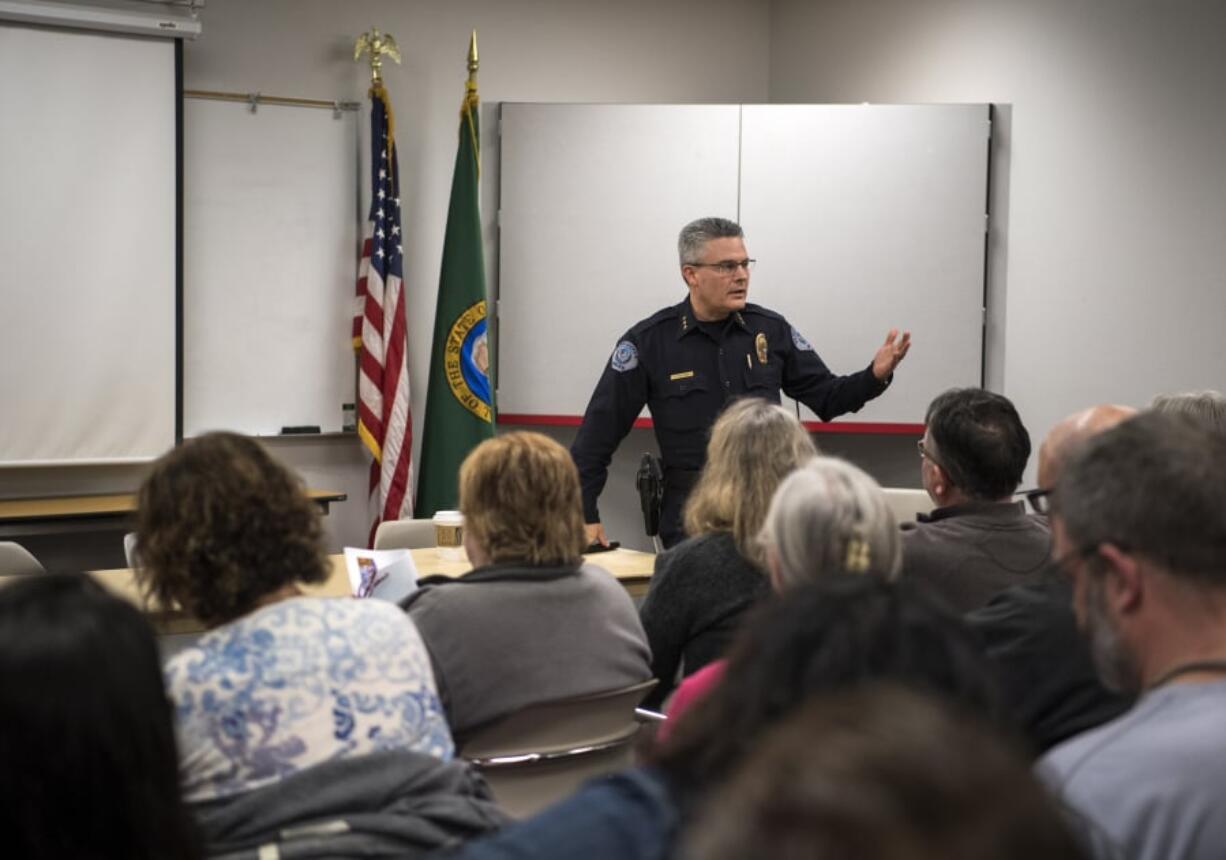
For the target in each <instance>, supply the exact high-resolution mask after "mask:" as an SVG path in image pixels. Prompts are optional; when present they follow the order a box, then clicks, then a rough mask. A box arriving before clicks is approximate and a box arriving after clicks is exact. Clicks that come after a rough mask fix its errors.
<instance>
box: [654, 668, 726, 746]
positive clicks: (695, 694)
mask: <svg viewBox="0 0 1226 860" xmlns="http://www.w3.org/2000/svg"><path fill="white" fill-rule="evenodd" d="M727 668H728V661H727V660H716V661H714V662H712V663H708V664H707V665H705V666H703V667H702V668H701V669H699V670H698V671H697V672H695V673H694V674H693V675H690V676H689V677H688V678H686V679H685V680H684V681H682V682H681V683H680V684H679V685H678V686H677V691H676V692H675V693H673V697H672V699H670V700H669V703H668V720H667V722H664V723H662V724H661V725H660V729H659V731H658V732H657V733H656V736H657V738H659V740H661V741H666V740H668V736H669V734H671V732H672V727H673V726H675V725H676V724H677V720H678V719H680V718H681V715H682V714H684V713H685V712H686V711H688V710H690V708H692V707H693V706H694V704H695V703H696V702H699V701H701V700H702V699H705V698H706V697H707V695H708V694H709V693H710V692H711V691H712V690H714V689H715V688H716V687H718V686H719V683H720V681H721V680H723V677H724V670H725V669H727Z"/></svg>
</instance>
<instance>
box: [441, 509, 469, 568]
mask: <svg viewBox="0 0 1226 860" xmlns="http://www.w3.org/2000/svg"><path fill="white" fill-rule="evenodd" d="M434 543H435V545H437V546H438V555H439V558H443V559H447V560H449V561H461V560H462V559H463V558H464V515H463V514H461V513H460V512H459V511H438V512H437V513H435V515H434Z"/></svg>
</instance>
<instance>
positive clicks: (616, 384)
mask: <svg viewBox="0 0 1226 860" xmlns="http://www.w3.org/2000/svg"><path fill="white" fill-rule="evenodd" d="M887 384H888V381H887V382H880V381H878V380H877V378H876V377H874V376H873V373H872V367H871V365H870V366H869V367H868V368H865V369H864V370H861V371H860V372H859V373H853V374H851V375H850V376H835V375H834V374H833V373H831V372H830V370H829V368H827V367H826V365H825V363H823V362H822V360H821V358H819V357H818V355H817V353H816V352H815V351H814V349H813V347H812V346H810V345H809V343H808V342H807V341H805V339H804V338H803V337H801V336H800V334H799V333H798V332H797V331H796V330H795V329H793V328H792V327H791V326H790V325H788V321H787V320H785V319H784V318H783V317H782V316H780V315H779V314H777V313H775V312H774V311H771V310H767V309H766V308H763V307H759V306H758V305H753V304H747V305H746V306H745V309H744V310H742V311H738V312H734V313H732V314H730V315H729V316H728V318H727V319H725V320H721V321H719V322H714V323H711V322H701V321H699V320H698V318H697V317H695V316H694V311H693V309H692V308H691V307H690V302H689V299H688V298H687V299H686V300H685V301H683V302H681V303H680V304H678V305H674V306H672V307H669V308H665V309H664V310H662V311H660V312H659V313H657V314H654V315H653V316H650V317H648V318H647V319H645V320H643V321H642V322H641V323H639V324H638V325H636V326H634V328H632V329H630V331H628V332H626V333H625V335H623V336H622V338H621V339H620V340H619V341H618V343H617V346H616V347H615V348H614V350H613V355H612V357H611V358H610V359H609V363H608V365H606V367H605V370H604V373H603V374H601V377H600V381H599V382H598V383H597V384H596V391H595V392H594V393H593V394H592V400H591V402H590V403H588V406H587V411H586V412H585V413H584V415H583V426H582V427H581V428H580V429H579V435H578V436H577V437H576V438H575V442H574V444H573V445H572V446H571V449H570V452H571V456H572V457H573V458H574V460H575V465H576V466H577V467H578V468H579V479H580V482H581V483H582V485H583V515H584V518H585V519H586V521H587V522H589V523H594V522H599V520H600V514H599V512H598V510H597V507H596V499H597V498H598V497H599V496H600V491H601V490H603V489H604V484H605V479H606V478H607V477H608V469H609V461H610V460H611V459H612V457H613V452H614V451H615V450H616V449H617V446H618V444H619V443H620V442H621V440H622V439H623V438H624V437H625V435H626V434H627V433H628V432H630V428H631V427H632V426H633V424H634V419H635V418H636V417H638V414H639V412H640V411H641V410H642V408H643V405H644V404H646V405H647V406H648V408H649V409H650V410H651V417H652V422H653V424H654V425H655V431H656V441H657V442H658V443H659V445H660V453H661V456H662V458H663V460H664V503H663V508H662V512H661V518H660V536H661V538H662V539H663V540H664V543H665V545H666V546H670V545H672V544H673V543H676V542H677V541H678V540H680V539H681V537H682V533H681V508H682V506H683V505H684V503H685V498H686V496H687V495H688V494H689V490H690V487H692V486H693V484H694V481H695V479H696V477H697V474H698V472H699V471H700V470H701V469H702V466H703V463H704V462H705V461H706V447H707V438H708V435H709V431H710V429H711V425H712V424H714V423H715V419H716V418H717V417H718V416H719V413H720V412H722V411H723V408H724V406H725V405H726V404H727V403H728V402H729V401H730V400H733V399H735V398H737V397H741V396H754V397H764V398H766V399H768V400H772V401H774V402H775V403H778V402H779V392H780V391H781V390H782V391H783V392H784V393H785V394H787V395H788V396H789V397H792V398H795V399H796V400H799V401H800V402H801V403H804V404H805V405H806V406H808V407H809V408H810V409H812V410H813V411H814V412H816V413H817V414H818V415H819V416H820V417H821V418H822V420H829V419H831V418H834V417H836V416H839V415H842V414H844V413H846V412H856V411H858V410H859V409H860V408H861V407H862V406H863V405H864V404H865V403H866V402H868V401H869V400H871V399H873V398H874V397H876V396H877V395H878V394H880V393H881V392H882V391H884V390H885V388H886V385H887Z"/></svg>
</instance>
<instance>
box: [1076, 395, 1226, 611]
mask: <svg viewBox="0 0 1226 860" xmlns="http://www.w3.org/2000/svg"><path fill="white" fill-rule="evenodd" d="M1054 502H1055V506H1054V514H1055V516H1056V517H1058V518H1059V519H1060V521H1061V522H1062V523H1063V525H1064V530H1065V533H1066V534H1067V535H1068V536H1069V539H1070V540H1071V542H1072V543H1073V545H1074V547H1075V548H1076V549H1077V550H1079V551H1082V552H1086V553H1088V552H1090V551H1092V550H1094V549H1095V548H1096V547H1098V546H1100V545H1101V544H1104V543H1112V544H1115V545H1117V546H1119V547H1121V548H1123V549H1125V550H1128V551H1131V552H1133V553H1137V554H1140V555H1143V556H1145V557H1147V558H1149V559H1151V560H1152V561H1154V562H1156V563H1157V564H1159V565H1161V566H1162V567H1164V568H1165V569H1166V570H1167V571H1168V572H1169V573H1171V574H1172V575H1181V576H1183V577H1185V578H1187V579H1192V580H1196V581H1199V582H1202V583H1205V584H1209V585H1215V586H1219V587H1220V586H1226V435H1223V434H1222V433H1219V432H1216V431H1214V430H1213V429H1211V428H1210V427H1208V426H1206V425H1205V424H1204V423H1203V422H1200V421H1197V420H1196V419H1195V418H1193V417H1190V416H1188V415H1179V414H1170V413H1163V412H1154V411H1150V412H1143V413H1141V414H1140V415H1138V416H1137V417H1135V418H1131V419H1129V420H1128V421H1125V422H1123V423H1121V424H1118V425H1116V426H1115V427H1113V428H1111V429H1110V430H1107V431H1105V432H1103V433H1101V434H1099V435H1098V436H1095V437H1094V438H1093V439H1090V440H1088V441H1087V442H1086V444H1085V445H1084V446H1083V447H1081V448H1079V449H1078V450H1077V451H1076V452H1075V453H1074V454H1073V455H1072V456H1071V457H1070V459H1069V462H1068V463H1067V465H1066V466H1065V469H1064V473H1063V474H1062V475H1061V476H1060V479H1059V481H1057V482H1056V494H1055V498H1054Z"/></svg>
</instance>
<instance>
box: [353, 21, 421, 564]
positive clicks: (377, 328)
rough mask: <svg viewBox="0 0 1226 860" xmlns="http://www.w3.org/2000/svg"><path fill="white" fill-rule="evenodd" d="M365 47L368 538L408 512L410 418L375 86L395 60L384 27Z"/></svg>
mask: <svg viewBox="0 0 1226 860" xmlns="http://www.w3.org/2000/svg"><path fill="white" fill-rule="evenodd" d="M366 53H369V55H370V57H369V63H370V91H369V95H370V122H371V129H370V147H371V149H370V180H371V185H370V190H371V191H370V216H369V218H368V220H367V225H366V230H365V234H364V237H363V240H362V256H361V261H360V263H359V266H358V279H357V289H356V298H355V305H354V317H353V345H354V347H355V348H356V349H357V351H358V362H357V364H358V367H357V375H358V379H357V398H356V399H357V419H358V420H357V432H358V438H359V440H360V441H361V444H362V445H363V446H364V447H365V448H366V450H367V451H369V452H370V457H371V463H370V482H369V486H370V492H369V498H368V502H369V505H370V510H371V541H372V542H373V540H374V533H375V530H376V529H377V528H378V526H379V524H380V523H381V522H384V521H388V520H397V519H403V518H405V517H411V516H412V515H413V504H412V498H413V493H412V486H413V465H412V450H413V416H412V414H411V412H410V406H409V404H410V397H409V368H408V336H407V332H408V323H407V319H406V312H405V293H404V239H403V235H402V232H401V219H400V175H399V174H400V170H399V167H398V159H397V153H396V132H395V120H394V118H393V115H392V105H391V99H389V98H388V94H387V90H386V89H385V88H384V86H383V74H382V71H383V58H384V57H391V58H392V60H394V61H395V62H397V63H399V62H400V49H399V47H398V46H397V45H396V39H395V37H394V36H392V35H391V34H390V33H383V32H380V31H379V29H378V28H377V27H372V28H371V29H370V31H369V32H367V33H363V34H362V35H361V36H359V37H358V38H357V40H356V41H355V42H354V46H353V59H354V60H355V61H357V60H359V59H361V57H362V55H363V54H366Z"/></svg>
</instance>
